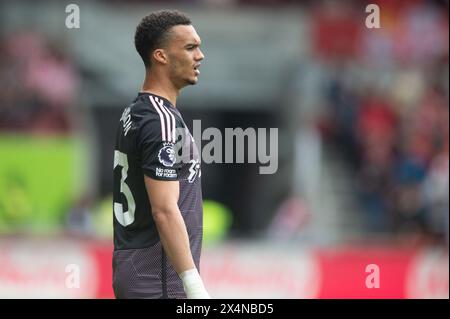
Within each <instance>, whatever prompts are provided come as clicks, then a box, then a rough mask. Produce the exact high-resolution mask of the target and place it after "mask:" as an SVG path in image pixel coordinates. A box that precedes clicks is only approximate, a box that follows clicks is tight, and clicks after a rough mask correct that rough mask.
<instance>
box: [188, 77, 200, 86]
mask: <svg viewBox="0 0 450 319" xmlns="http://www.w3.org/2000/svg"><path fill="white" fill-rule="evenodd" d="M186 82H187V84H188V85H196V84H197V82H198V78H193V79H188V80H187V81H186Z"/></svg>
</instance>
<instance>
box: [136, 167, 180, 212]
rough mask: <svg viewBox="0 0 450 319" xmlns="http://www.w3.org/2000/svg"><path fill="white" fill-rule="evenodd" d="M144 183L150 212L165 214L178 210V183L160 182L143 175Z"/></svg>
mask: <svg viewBox="0 0 450 319" xmlns="http://www.w3.org/2000/svg"><path fill="white" fill-rule="evenodd" d="M144 181H145V187H146V189H147V194H148V198H149V200H150V204H151V207H152V212H167V211H172V210H174V209H178V197H179V194H180V188H179V182H178V181H161V180H156V179H153V178H150V177H148V176H145V175H144Z"/></svg>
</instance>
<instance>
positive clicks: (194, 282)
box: [144, 176, 211, 299]
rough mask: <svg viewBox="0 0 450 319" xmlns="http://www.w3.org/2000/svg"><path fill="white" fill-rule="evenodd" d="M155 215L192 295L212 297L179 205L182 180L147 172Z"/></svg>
mask: <svg viewBox="0 0 450 319" xmlns="http://www.w3.org/2000/svg"><path fill="white" fill-rule="evenodd" d="M144 179H145V186H146V188H147V194H148V197H149V199H150V204H151V206H152V214H153V219H154V221H155V224H156V227H157V229H158V232H159V236H160V238H161V242H162V245H163V247H164V251H165V252H166V254H167V256H168V257H169V260H170V261H171V263H172V265H173V266H174V268H175V271H176V272H177V273H178V275H179V276H180V278H181V280H182V281H183V287H184V291H185V292H186V296H187V297H188V298H189V299H209V298H211V297H210V296H209V294H208V292H207V291H206V289H205V286H204V285H203V281H202V279H201V278H200V274H199V273H198V270H197V268H196V267H195V264H194V260H193V258H192V254H191V248H190V245H189V236H188V233H187V229H186V224H185V223H184V220H183V216H181V212H180V209H179V208H178V196H179V192H180V189H179V182H178V181H158V180H155V179H152V178H149V177H147V176H144Z"/></svg>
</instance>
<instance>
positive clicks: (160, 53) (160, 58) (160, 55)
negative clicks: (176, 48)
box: [152, 49, 167, 64]
mask: <svg viewBox="0 0 450 319" xmlns="http://www.w3.org/2000/svg"><path fill="white" fill-rule="evenodd" d="M152 56H153V59H155V60H156V61H157V62H159V63H161V64H167V54H166V52H165V51H164V49H156V50H155V51H153V55H152Z"/></svg>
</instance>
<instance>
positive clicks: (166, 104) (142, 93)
mask: <svg viewBox="0 0 450 319" xmlns="http://www.w3.org/2000/svg"><path fill="white" fill-rule="evenodd" d="M143 95H152V96H155V97H157V98H159V99H161V100H163V101H164V105H165V106H170V107H172V108H174V109H176V108H175V107H174V106H173V105H172V103H170V101H169V100H168V99H166V98H165V97H162V96H161V95H158V94H154V93H149V92H139V93H138V97H140V96H143Z"/></svg>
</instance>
